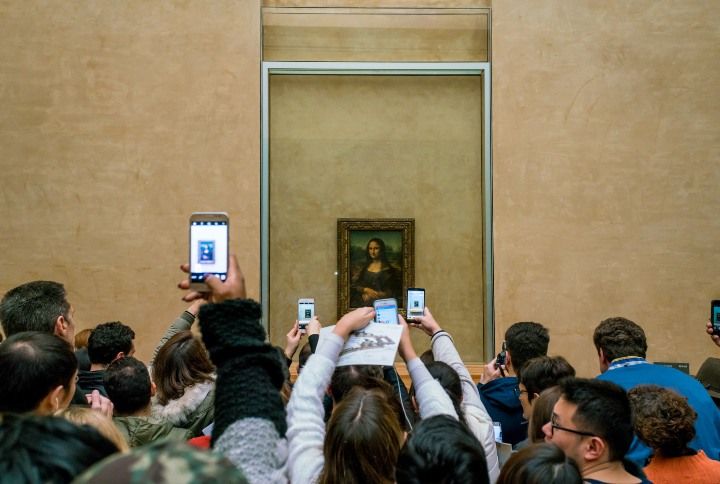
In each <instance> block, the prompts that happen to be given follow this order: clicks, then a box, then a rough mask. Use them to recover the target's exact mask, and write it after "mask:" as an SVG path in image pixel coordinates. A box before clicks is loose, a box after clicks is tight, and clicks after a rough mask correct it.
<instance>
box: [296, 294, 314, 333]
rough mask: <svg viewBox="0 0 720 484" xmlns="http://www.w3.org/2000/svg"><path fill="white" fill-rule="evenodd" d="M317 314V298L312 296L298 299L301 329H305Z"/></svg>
mask: <svg viewBox="0 0 720 484" xmlns="http://www.w3.org/2000/svg"><path fill="white" fill-rule="evenodd" d="M313 316H315V300H314V299H311V298H302V299H298V317H297V320H298V323H299V326H300V329H305V326H307V323H308V321H310V320H311V319H312V318H313Z"/></svg>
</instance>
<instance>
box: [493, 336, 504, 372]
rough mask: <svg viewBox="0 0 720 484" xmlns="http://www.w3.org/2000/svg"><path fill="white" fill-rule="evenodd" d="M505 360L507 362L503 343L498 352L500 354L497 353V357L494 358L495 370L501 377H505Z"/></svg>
mask: <svg viewBox="0 0 720 484" xmlns="http://www.w3.org/2000/svg"><path fill="white" fill-rule="evenodd" d="M506 360H507V347H506V346H505V342H504V341H503V344H502V350H501V351H500V353H498V355H497V357H496V358H495V368H496V369H499V370H500V374H501V375H502V376H505V363H506Z"/></svg>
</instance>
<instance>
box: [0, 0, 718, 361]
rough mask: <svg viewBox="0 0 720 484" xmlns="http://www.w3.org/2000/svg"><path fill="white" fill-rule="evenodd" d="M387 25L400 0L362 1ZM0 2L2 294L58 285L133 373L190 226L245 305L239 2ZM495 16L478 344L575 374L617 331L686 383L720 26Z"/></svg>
mask: <svg viewBox="0 0 720 484" xmlns="http://www.w3.org/2000/svg"><path fill="white" fill-rule="evenodd" d="M287 3H288V2H280V1H273V2H268V4H272V5H280V6H282V5H284V4H287ZM290 3H298V2H290ZM352 3H353V2H348V1H342V2H337V4H342V5H348V4H352ZM355 3H359V2H355ZM414 3H415V4H419V6H455V5H457V6H469V5H478V6H482V5H485V4H487V2H470V1H466V2H450V1H430V0H428V1H427V2H414ZM313 4H314V5H325V4H329V2H326V1H322V2H313ZM389 4H392V5H403V6H406V5H407V4H408V2H407V1H405V0H402V1H400V0H398V1H396V2H380V1H373V5H380V6H381V5H389ZM4 5H5V6H4V7H3V8H2V12H1V13H0V40H2V42H0V66H1V68H0V103H2V107H3V108H2V110H0V152H1V153H2V156H1V157H0V164H1V165H0V169H2V177H3V178H2V181H3V185H2V190H1V191H0V193H1V194H2V195H1V198H0V200H2V202H1V203H0V220H1V221H2V223H3V230H2V235H0V237H1V239H0V242H1V243H2V248H3V254H2V256H1V257H0V261H1V262H2V271H0V291H3V292H4V291H5V290H7V289H8V288H10V287H13V286H14V285H17V284H19V283H21V282H24V281H27V280H31V279H36V278H49V279H57V280H61V281H64V282H65V283H66V284H67V285H68V287H69V289H70V291H71V293H70V295H71V299H72V301H73V302H74V303H75V305H76V306H77V309H78V313H77V316H78V318H79V319H80V321H81V324H82V325H83V326H89V325H91V324H95V323H97V322H101V321H104V320H108V319H122V320H124V321H126V322H128V323H129V324H132V325H133V326H134V327H135V328H136V329H138V333H139V334H140V336H141V339H143V340H144V341H145V342H144V343H142V344H141V345H140V347H139V350H140V354H141V356H145V357H147V356H149V351H150V347H151V346H152V341H151V340H154V339H155V338H156V337H157V336H159V335H160V333H161V331H162V327H163V325H164V324H166V321H167V320H169V319H171V318H172V317H173V316H174V315H175V313H177V312H179V311H180V310H182V308H183V306H182V304H181V303H180V302H179V301H178V299H177V297H178V291H177V290H176V289H174V284H175V282H176V281H177V279H178V272H177V271H176V270H175V267H176V265H177V263H179V262H181V261H182V260H184V259H185V252H186V233H185V224H186V219H187V216H188V214H189V213H190V212H191V211H193V210H198V209H206V210H212V209H225V210H227V211H228V212H229V213H230V215H231V217H232V220H233V227H232V237H233V240H234V245H235V247H236V250H237V251H238V253H239V255H240V259H241V263H242V265H243V266H244V267H245V269H246V272H247V276H248V283H249V286H250V293H251V295H253V296H255V297H257V296H258V286H259V266H258V253H259V242H258V241H259V206H258V199H259V189H258V182H259V146H258V140H259V124H258V121H259V115H258V113H259V101H258V99H259V85H258V80H259V71H258V66H259V35H260V34H259V25H260V18H259V17H260V13H259V12H260V6H259V0H256V1H242V2H238V1H220V0H216V1H214V2H212V3H208V2H174V3H172V4H163V5H157V4H156V3H155V2H151V3H147V2H139V1H130V2H122V3H119V2H109V1H108V2H71V3H68V2H61V1H53V2H40V1H37V0H30V1H22V2H21V1H13V2H7V3H6V4H4ZM492 7H493V46H492V49H493V82H494V85H493V96H494V97H493V101H494V107H493V109H494V110H493V123H494V124H493V135H494V146H493V149H494V160H493V161H494V190H495V193H494V204H495V217H494V230H495V235H494V244H495V284H496V300H495V306H496V322H497V326H498V333H499V334H500V335H501V334H502V333H503V332H504V330H505V328H506V327H507V326H508V325H509V324H510V323H512V322H514V321H516V320H519V319H536V320H538V321H542V322H544V323H546V324H547V325H548V326H549V327H550V328H551V331H552V335H553V343H552V344H551V352H553V353H563V354H565V355H566V356H567V357H569V359H570V360H571V361H572V362H573V364H575V365H576V366H577V367H578V369H579V370H580V373H581V374H585V375H591V374H593V373H594V368H595V365H594V362H593V361H592V354H593V352H594V350H593V348H592V344H591V340H590V333H591V331H592V329H593V328H594V326H595V324H596V323H597V322H598V321H599V320H600V319H602V318H604V317H607V316H611V315H616V314H622V315H625V316H628V317H630V318H634V319H635V320H637V321H638V322H639V323H641V324H643V325H644V326H645V327H646V328H647V330H648V333H649V335H650V341H651V349H650V357H651V358H653V359H677V360H685V361H687V360H689V361H690V362H691V365H692V369H693V370H697V367H698V365H699V363H700V361H702V360H703V359H704V358H705V355H707V354H710V353H712V352H713V351H715V352H716V351H717V350H716V349H714V347H712V346H710V343H709V340H708V339H707V338H706V337H705V336H704V335H703V333H702V329H701V326H702V324H703V321H704V320H705V319H706V318H707V312H708V308H707V306H708V300H709V299H711V298H712V297H719V296H720V292H718V291H720V290H719V289H718V285H717V283H716V282H715V281H716V280H717V277H716V276H715V273H716V272H717V267H718V266H720V254H719V253H718V250H717V241H718V240H720V222H719V221H718V220H720V219H719V218H718V212H719V211H718V202H717V200H718V197H717V195H716V191H717V186H718V185H719V183H718V182H720V179H719V178H720V170H718V151H719V150H718V148H719V146H720V136H719V134H718V133H719V130H718V128H717V126H719V125H720V105H719V104H720V98H719V97H718V92H720V85H719V81H718V79H720V63H718V62H717V52H718V51H717V46H718V45H720V34H719V33H718V29H717V25H719V24H720V18H719V17H720V13H718V11H717V9H715V8H714V5H712V4H711V2H705V1H701V0H693V1H688V2H658V1H651V0H643V1H634V2H624V1H614V2H593V1H587V0H586V1H575V2H570V1H557V2H551V1H536V0H533V1H529V0H526V1H517V0H512V1H510V0H501V1H495V2H493V4H492ZM499 339H500V338H498V340H499Z"/></svg>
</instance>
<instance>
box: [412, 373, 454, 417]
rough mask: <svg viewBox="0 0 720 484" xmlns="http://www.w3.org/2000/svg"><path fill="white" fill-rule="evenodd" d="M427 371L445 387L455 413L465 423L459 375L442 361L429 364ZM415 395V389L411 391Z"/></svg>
mask: <svg viewBox="0 0 720 484" xmlns="http://www.w3.org/2000/svg"><path fill="white" fill-rule="evenodd" d="M426 366H427V369H428V371H429V372H430V375H432V377H433V378H434V379H435V380H436V381H437V382H438V383H440V385H441V386H442V387H443V389H444V390H445V393H447V394H448V396H449V397H450V400H451V401H452V403H453V406H454V407H455V412H456V413H457V414H458V417H460V421H461V422H463V423H465V417H464V415H463V412H462V399H463V394H462V383H461V382H460V376H459V375H458V373H457V372H456V371H455V370H454V369H453V367H451V366H450V365H448V364H447V363H444V362H442V361H433V362H431V363H428V364H427V365H426ZM411 390H412V392H413V395H414V388H412V389H411Z"/></svg>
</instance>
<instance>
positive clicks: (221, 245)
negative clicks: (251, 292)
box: [190, 212, 230, 292]
mask: <svg viewBox="0 0 720 484" xmlns="http://www.w3.org/2000/svg"><path fill="white" fill-rule="evenodd" d="M229 224H230V222H229V219H228V215H227V213H224V212H195V213H193V214H192V215H191V216H190V289H193V290H195V291H201V292H207V291H209V288H208V286H207V284H206V283H205V278H206V277H207V276H208V275H212V276H215V277H217V278H219V279H220V280H221V281H225V280H226V279H227V277H228V237H229V235H228V234H229Z"/></svg>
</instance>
